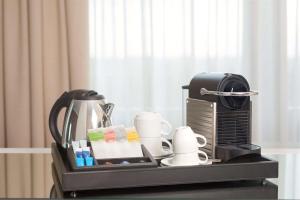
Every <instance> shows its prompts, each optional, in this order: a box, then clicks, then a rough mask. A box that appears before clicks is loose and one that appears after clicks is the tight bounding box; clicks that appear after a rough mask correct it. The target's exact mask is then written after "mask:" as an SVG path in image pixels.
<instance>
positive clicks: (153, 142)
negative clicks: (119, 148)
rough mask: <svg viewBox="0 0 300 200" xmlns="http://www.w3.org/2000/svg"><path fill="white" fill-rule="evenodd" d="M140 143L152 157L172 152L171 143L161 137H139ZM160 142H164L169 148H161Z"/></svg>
mask: <svg viewBox="0 0 300 200" xmlns="http://www.w3.org/2000/svg"><path fill="white" fill-rule="evenodd" d="M140 139H141V143H142V144H143V145H145V147H146V148H147V150H148V151H149V152H150V154H151V155H152V156H154V157H157V156H164V155H167V154H170V153H172V152H173V148H172V144H171V143H170V142H169V141H168V140H167V139H166V138H163V137H159V138H140ZM162 142H165V143H166V144H167V145H168V147H169V149H168V150H165V149H163V146H162Z"/></svg>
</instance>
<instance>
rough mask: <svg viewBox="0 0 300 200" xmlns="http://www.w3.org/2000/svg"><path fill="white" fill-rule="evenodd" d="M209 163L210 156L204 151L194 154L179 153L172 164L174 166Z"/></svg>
mask: <svg viewBox="0 0 300 200" xmlns="http://www.w3.org/2000/svg"><path fill="white" fill-rule="evenodd" d="M199 154H201V155H202V156H203V157H204V159H203V158H202V159H201V158H199ZM207 161H208V156H207V154H206V153H205V152H204V151H201V150H198V151H196V152H193V153H179V154H175V156H174V157H173V158H172V160H171V162H172V164H174V165H198V164H205V163H207Z"/></svg>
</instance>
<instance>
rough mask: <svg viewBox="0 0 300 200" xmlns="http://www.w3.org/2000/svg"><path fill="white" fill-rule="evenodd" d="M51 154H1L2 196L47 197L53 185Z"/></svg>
mask: <svg viewBox="0 0 300 200" xmlns="http://www.w3.org/2000/svg"><path fill="white" fill-rule="evenodd" d="M51 162H52V157H51V155H50V154H0V177H1V178H0V198H45V197H49V195H50V190H51V187H52V185H53V180H52V176H51Z"/></svg>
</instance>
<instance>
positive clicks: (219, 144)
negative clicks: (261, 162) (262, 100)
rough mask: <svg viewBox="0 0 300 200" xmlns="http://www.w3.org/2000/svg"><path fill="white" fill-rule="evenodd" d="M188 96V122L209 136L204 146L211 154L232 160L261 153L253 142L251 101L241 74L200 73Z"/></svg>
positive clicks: (211, 156) (192, 82) (191, 84)
mask: <svg viewBox="0 0 300 200" xmlns="http://www.w3.org/2000/svg"><path fill="white" fill-rule="evenodd" d="M183 89H188V91H189V95H188V98H187V99H186V123H187V125H188V126H190V127H191V128H192V129H193V131H194V132H196V133H199V134H201V135H204V136H205V137H206V138H207V145H206V146H205V147H202V150H203V151H205V152H206V153H207V154H208V156H209V158H211V159H221V160H222V161H229V160H232V159H233V158H236V157H240V156H244V155H250V154H260V147H259V146H257V145H253V144H251V111H252V109H251V101H250V96H253V95H257V94H258V92H255V91H250V86H249V84H248V82H247V80H246V79H245V78H244V77H243V76H241V75H238V74H230V73H199V74H197V75H196V76H194V77H193V79H192V80H191V82H190V84H189V85H187V86H183Z"/></svg>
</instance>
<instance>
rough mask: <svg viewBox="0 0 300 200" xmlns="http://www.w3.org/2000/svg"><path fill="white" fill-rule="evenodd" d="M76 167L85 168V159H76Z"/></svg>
mask: <svg viewBox="0 0 300 200" xmlns="http://www.w3.org/2000/svg"><path fill="white" fill-rule="evenodd" d="M76 166H77V167H84V159H83V158H79V157H76Z"/></svg>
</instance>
